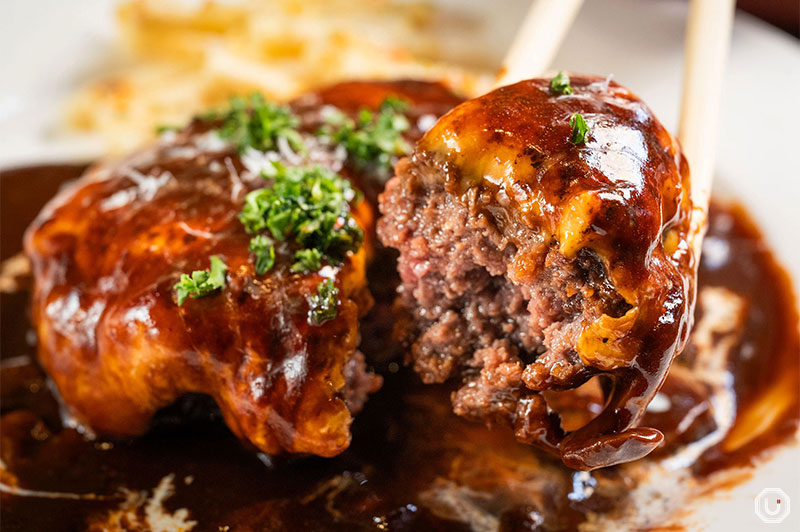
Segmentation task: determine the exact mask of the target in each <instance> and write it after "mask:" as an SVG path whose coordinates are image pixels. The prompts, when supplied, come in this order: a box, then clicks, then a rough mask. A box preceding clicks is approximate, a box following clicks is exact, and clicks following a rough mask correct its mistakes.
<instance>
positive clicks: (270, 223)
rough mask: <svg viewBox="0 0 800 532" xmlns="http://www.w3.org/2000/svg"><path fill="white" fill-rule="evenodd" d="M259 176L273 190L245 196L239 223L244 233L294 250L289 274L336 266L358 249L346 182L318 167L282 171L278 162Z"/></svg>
mask: <svg viewBox="0 0 800 532" xmlns="http://www.w3.org/2000/svg"><path fill="white" fill-rule="evenodd" d="M264 177H265V178H269V179H272V180H273V182H272V186H268V187H264V188H260V189H257V190H254V191H252V192H250V193H249V194H248V195H247V196H246V197H245V202H244V206H243V207H242V211H241V212H240V213H239V220H240V221H241V222H242V225H244V228H245V230H246V231H247V232H248V233H249V234H259V233H261V232H267V233H268V234H269V235H270V236H271V237H272V238H273V239H275V240H278V241H281V242H289V243H293V244H295V245H297V246H298V247H299V248H300V249H299V250H297V251H296V252H295V263H294V265H293V266H292V271H295V272H310V271H316V270H319V268H320V267H321V265H322V261H323V260H324V261H326V262H328V263H329V264H340V263H341V262H342V261H343V260H344V258H345V256H346V255H347V253H349V252H354V251H356V250H358V248H359V247H360V246H361V242H362V241H363V239H364V232H363V230H362V229H361V228H360V227H359V226H358V224H357V223H356V221H355V219H354V218H353V216H352V214H351V213H350V202H351V201H353V200H355V199H356V197H357V195H358V194H357V193H356V191H355V189H353V188H352V186H351V185H350V182H349V181H347V180H346V179H343V178H342V177H340V176H339V175H337V174H335V173H334V172H331V171H330V170H327V169H325V168H323V167H321V166H314V167H311V168H306V167H287V166H285V165H283V164H282V163H280V162H277V161H275V162H273V163H272V166H271V167H270V169H269V170H268V171H265V172H264Z"/></svg>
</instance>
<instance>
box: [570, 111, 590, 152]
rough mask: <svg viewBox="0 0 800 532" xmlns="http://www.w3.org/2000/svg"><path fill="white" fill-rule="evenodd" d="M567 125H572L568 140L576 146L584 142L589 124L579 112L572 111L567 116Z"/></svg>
mask: <svg viewBox="0 0 800 532" xmlns="http://www.w3.org/2000/svg"><path fill="white" fill-rule="evenodd" d="M569 125H570V126H572V137H571V138H570V140H569V141H570V142H571V143H573V144H575V145H576V146H577V145H578V144H583V143H584V142H586V135H588V134H589V126H588V125H587V124H586V120H584V119H583V116H581V114H580V113H574V114H573V115H572V116H571V117H570V118H569Z"/></svg>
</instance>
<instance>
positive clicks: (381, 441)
mask: <svg viewBox="0 0 800 532" xmlns="http://www.w3.org/2000/svg"><path fill="white" fill-rule="evenodd" d="M79 173H80V172H79V171H77V170H76V169H74V168H70V167H63V168H57V167H45V168H42V169H39V170H36V169H26V170H22V171H10V172H4V173H3V175H2V180H3V190H4V194H3V199H2V201H3V209H2V216H3V219H2V225H3V229H4V231H6V230H9V231H14V230H16V231H17V232H18V233H19V232H21V230H22V229H23V228H24V226H25V225H27V223H28V221H29V219H25V218H24V217H23V218H20V219H15V218H14V217H13V213H14V212H15V210H12V209H7V208H6V207H7V206H8V205H7V202H9V201H10V200H11V198H10V196H12V195H14V192H15V191H21V190H28V191H30V190H36V191H40V194H39V195H38V197H36V196H34V197H30V198H29V199H27V200H26V204H25V205H23V206H18V208H17V209H16V211H18V212H21V213H33V212H36V211H38V209H39V208H40V207H41V206H42V205H43V204H44V202H45V201H47V199H49V196H50V194H51V191H52V190H53V189H54V188H55V187H56V186H57V184H58V183H60V182H62V181H64V180H65V179H71V178H74V177H76V176H77V175H78V174H79ZM14 197H21V196H16V195H14ZM21 207H24V209H23V208H21ZM708 241H709V242H711V244H710V245H711V246H712V247H716V250H715V251H713V252H709V251H708V250H707V252H706V254H705V256H706V263H707V264H706V265H704V266H701V269H700V277H699V285H700V291H699V293H700V301H701V304H699V305H698V316H697V322H698V324H702V323H703V313H704V308H705V307H704V305H703V304H702V301H703V300H704V297H705V296H703V294H704V293H707V292H706V290H707V289H708V288H712V289H722V290H725V291H726V292H725V293H729V295H730V294H735V295H736V297H739V298H741V299H742V301H744V302H745V304H746V305H745V308H746V311H745V312H744V313H743V314H742V315H741V323H740V326H739V327H737V329H736V331H734V333H732V334H734V336H733V338H734V341H732V343H731V345H730V349H728V351H727V353H728V355H727V361H726V362H724V364H723V368H722V371H730V372H731V374H732V382H733V392H734V393H735V406H736V412H737V417H736V419H735V420H734V422H733V425H732V428H731V429H730V430H729V431H728V432H727V434H728V435H727V436H726V437H724V438H723V439H722V440H721V441H719V442H718V443H716V444H714V445H711V446H710V447H708V448H706V449H705V450H704V452H703V453H702V454H701V456H700V457H699V458H697V459H694V460H692V462H691V468H692V470H693V471H694V472H695V475H696V481H697V482H705V479H706V478H707V477H706V476H705V475H707V474H708V473H710V472H711V471H713V470H720V469H725V468H729V467H732V466H736V465H746V464H748V463H749V462H750V461H751V460H753V459H755V458H756V457H758V456H759V453H760V452H761V451H763V450H764V449H765V448H768V447H770V446H774V445H778V444H781V443H783V442H786V441H787V439H790V438H792V437H793V435H794V434H795V432H796V430H797V423H798V417H799V416H800V412H798V394H797V389H798V386H797V374H798V369H800V368H798V362H799V359H800V341H799V340H798V332H797V323H798V319H797V314H796V310H795V302H794V300H793V298H792V296H791V286H790V283H789V281H788V279H787V277H786V275H785V273H784V272H783V270H781V269H780V267H779V266H777V265H776V264H775V262H774V260H773V258H772V255H771V254H770V252H769V250H768V249H767V248H766V246H765V244H764V241H763V240H762V239H761V236H760V234H759V233H758V231H757V229H756V228H755V227H754V226H753V225H752V222H751V221H750V220H749V219H748V217H747V215H746V214H745V213H744V212H743V211H742V210H741V209H738V208H729V207H724V206H720V205H717V206H715V207H714V208H713V209H712V213H711V228H710V232H709V240H708ZM8 247H10V246H6V248H8ZM16 249H17V250H18V249H19V246H17V248H16ZM4 251H5V250H4ZM18 281H19V285H20V287H19V289H18V290H17V291H15V292H13V293H8V292H4V293H3V294H2V296H3V297H2V331H1V332H2V334H1V335H0V337H1V338H2V371H1V372H0V378H2V382H1V383H0V384H2V386H0V390H1V391H2V397H1V399H2V420H1V421H2V437H1V438H0V458H2V461H3V465H4V467H3V470H2V477H1V478H0V480H1V481H2V521H3V529H4V530H7V531H9V532H13V531H28V530H51V531H56V532H57V531H73V530H84V529H91V530H101V529H103V528H104V527H111V529H113V526H112V525H113V524H114V523H120V522H122V523H125V524H127V525H128V527H129V528H130V529H132V530H137V529H146V528H145V527H143V526H141V524H142V523H143V522H144V521H145V520H146V518H145V517H146V513H147V512H146V510H145V507H146V506H147V504H148V503H153V500H154V499H157V501H156V502H158V501H160V503H159V504H155V503H153V504H151V506H150V509H151V514H152V513H153V512H152V510H163V511H164V512H165V513H166V514H169V515H170V516H172V517H177V518H181V517H182V518H183V521H184V522H195V523H196V524H194V525H193V526H191V527H190V528H191V530H193V531H209V532H218V531H219V530H221V529H222V530H226V528H224V527H229V530H235V531H237V532H238V531H250V530H253V531H255V530H260V531H264V530H266V531H278V530H286V531H294V530H297V531H301V530H311V529H313V530H334V531H335V530H342V531H345V530H347V531H357V530H364V531H367V530H391V531H412V530H441V531H469V530H498V529H499V530H503V531H509V532H510V531H518V530H519V531H525V530H527V531H530V530H540V531H543V530H544V531H556V530H576V528H577V526H578V524H580V523H583V522H585V521H586V520H588V519H590V516H592V517H591V519H597V518H598V516H599V517H600V518H604V517H608V518H613V517H615V516H616V517H619V518H620V519H623V522H621V523H618V524H617V525H614V529H622V528H623V525H624V524H625V523H626V522H627V521H624V514H623V515H622V516H620V512H622V511H623V510H625V509H626V507H630V506H631V504H630V500H629V496H630V493H631V492H632V490H634V489H635V488H636V485H637V482H640V480H639V479H640V475H639V474H638V472H639V470H640V468H644V467H647V465H648V464H652V463H655V461H656V460H661V459H662V458H663V459H668V458H669V457H670V456H673V455H675V454H676V453H677V452H678V449H679V448H681V447H682V446H683V445H685V444H686V443H688V442H692V441H697V440H699V439H702V438H703V437H704V436H706V435H708V434H710V433H712V432H713V431H714V430H715V421H714V420H713V419H709V418H708V416H705V417H704V416H703V415H702V414H701V415H698V416H696V421H695V422H694V423H691V424H690V425H691V426H690V427H688V428H687V429H686V430H684V431H682V432H681V433H678V431H677V430H676V427H678V425H679V422H680V421H681V420H683V419H685V418H686V414H687V412H689V411H692V410H695V411H697V410H700V411H701V412H702V411H703V409H702V408H699V409H698V408H695V407H697V406H698V405H701V403H702V402H703V401H707V400H708V396H707V393H705V392H702V391H701V392H697V390H696V389H695V388H696V387H694V386H689V385H683V384H682V381H681V379H680V376H679V378H678V379H677V380H676V381H675V382H674V383H671V382H670V379H668V380H667V383H666V384H665V385H664V387H663V388H662V392H663V393H666V394H667V397H666V399H667V400H669V401H670V403H671V405H672V408H670V409H668V410H666V411H660V412H656V411H653V412H648V414H647V416H648V417H647V418H646V419H645V421H644V422H645V423H647V424H648V426H652V427H655V428H657V429H659V430H661V431H662V432H663V433H664V434H665V441H666V442H667V444H668V446H669V447H665V448H662V449H659V450H658V451H657V453H659V455H655V454H654V455H653V456H652V457H648V458H645V459H644V460H642V461H639V462H636V463H633V464H629V465H627V466H622V467H620V466H617V467H612V468H608V469H604V470H600V471H596V472H592V473H576V472H574V471H571V470H568V469H567V468H565V467H563V466H562V465H561V464H560V462H558V461H556V460H553V459H551V458H549V457H547V456H546V455H545V454H544V453H541V452H539V451H536V450H534V449H532V448H531V447H529V446H526V445H523V444H519V443H517V442H515V441H514V438H513V436H512V435H511V434H510V433H508V432H507V431H504V430H489V429H486V428H484V427H482V426H481V425H478V424H474V423H470V422H467V421H464V420H461V419H459V418H458V417H456V416H455V415H454V414H452V412H451V409H450V407H449V401H448V395H449V393H450V391H451V390H449V389H447V388H445V387H443V386H438V385H437V386H422V385H420V384H419V383H418V381H417V378H416V377H415V376H413V375H410V374H409V373H410V372H407V371H403V370H400V371H397V366H396V365H394V364H391V363H389V364H381V365H379V366H378V369H379V370H380V372H381V373H382V374H383V375H384V376H385V378H386V382H385V385H384V387H383V389H382V390H381V391H380V392H378V393H377V394H376V395H374V396H373V397H372V399H371V400H370V401H369V402H368V403H367V405H366V407H365V410H364V411H363V412H362V413H361V414H360V415H359V417H358V418H357V419H356V422H355V423H354V426H353V434H354V437H353V443H352V445H351V447H350V448H349V449H348V450H347V451H345V452H344V453H343V454H341V455H339V456H337V457H335V458H332V459H323V458H314V457H310V458H309V457H306V458H292V459H269V458H267V457H265V456H263V455H261V456H259V455H257V454H255V453H253V452H251V451H250V450H248V449H246V448H244V447H243V446H242V445H241V443H240V442H239V441H238V440H237V439H236V438H235V437H234V436H233V435H232V434H231V433H230V431H229V430H228V429H227V428H226V427H225V425H224V424H223V423H222V420H221V418H220V416H219V413H215V410H214V408H213V403H210V402H209V401H208V400H206V399H204V398H202V397H197V396H192V397H189V398H187V399H186V400H184V401H182V402H180V403H179V404H177V405H175V406H173V407H171V408H169V409H166V410H163V411H161V412H160V413H159V415H158V416H157V417H156V420H155V422H154V425H153V429H152V430H151V431H150V432H148V433H147V434H145V435H144V436H142V437H139V438H136V439H132V440H127V441H126V440H123V441H111V440H103V439H100V440H95V441H90V440H87V439H85V438H84V437H83V436H82V435H81V434H80V433H78V432H77V431H75V430H74V429H71V428H65V427H63V425H62V423H61V417H60V414H59V407H58V403H57V402H56V401H55V399H54V398H53V396H52V395H51V393H50V391H49V386H48V383H47V380H46V378H45V376H44V373H43V372H42V371H41V369H40V368H39V367H38V365H37V364H36V362H35V346H34V345H33V343H32V341H31V336H30V333H29V332H30V323H29V322H28V320H27V318H26V313H27V308H28V301H29V297H30V294H29V292H28V290H27V284H26V282H27V281H26V279H25V277H24V276H20V277H19V279H18ZM389 282H391V280H390V281H389ZM710 308H712V307H709V309H710ZM726 308H727V307H726ZM719 335H720V333H718V332H717V333H714V334H713V335H712V336H719ZM377 340H378V341H376V339H373V342H374V343H375V344H376V345H378V346H380V345H383V349H386V342H387V339H386V338H384V339H382V340H383V341H380V340H381V339H377ZM364 345H365V344H364V343H363V342H362V349H363V350H364V351H365V354H366V355H367V356H368V357H369V358H370V359H373V360H374V359H380V358H381V357H383V356H384V353H383V352H382V350H381V349H380V348H379V349H378V350H377V351H373V350H369V349H364ZM715 345H716V344H715ZM700 352H701V350H699V349H697V348H696V347H695V346H694V341H692V342H690V345H689V347H688V349H687V351H686V352H685V353H684V354H683V355H682V356H681V357H679V358H678V359H677V360H676V364H675V365H674V366H673V369H675V368H679V367H681V366H682V365H685V366H686V367H691V366H692V365H693V364H694V363H695V361H696V359H697V358H698V355H699V353H700ZM684 357H685V358H684ZM678 373H680V372H678ZM776 390H777V391H778V392H780V397H781V398H780V400H778V399H776V397H775V393H776ZM595 400H596V396H595V395H593V394H592V393H591V392H590V391H588V392H587V393H586V394H585V395H584V396H581V395H580V394H579V393H576V394H575V395H574V396H572V398H571V400H570V402H569V404H565V405H560V406H561V407H562V408H563V410H564V412H566V411H567V410H572V411H573V414H574V416H575V417H576V418H577V419H576V420H575V422H577V423H579V422H582V419H580V418H581V416H584V417H585V416H586V415H587V411H591V410H592V409H593V408H594V406H593V405H594V404H596V403H595ZM765 411H766V412H767V413H769V414H770V416H771V417H770V422H769V424H768V425H767V426H763V425H759V424H753V423H752V416H753V415H757V414H758V413H760V412H761V413H763V412H765ZM565 419H570V416H567V415H565ZM759 426H760V427H761V429H762V430H761V431H760V432H759V431H758V430H754V429H755V428H758V427H759ZM737 434H748V435H750V436H751V439H750V440H749V441H744V440H742V439H741V438H736V437H735V436H736V435H737ZM687 482H688V481H687ZM157 485H161V486H166V487H170V486H171V487H172V488H173V489H174V494H172V495H171V496H163V497H162V498H160V499H158V498H157V497H153V490H154V488H155V487H156V486H157ZM687 486H688V484H687ZM121 488H124V489H125V490H127V491H125V492H120V489H121ZM687 489H688V487H687ZM140 491H141V492H143V495H142V496H140V497H139V498H138V499H137V496H139V492H140ZM160 493H161V495H165V492H163V491H161V492H160ZM132 495H133V496H132ZM167 495H168V493H167ZM182 508H185V509H187V510H188V515H182V514H180V512H179V511H178V510H179V509H182ZM155 513H158V512H157V511H156V512H155ZM656 524H658V523H657V522H653V523H651V524H650V525H649V526H655V525H656ZM611 526H612V525H607V526H606V528H605V529H606V530H608V529H610V528H611ZM221 527H222V528H221ZM598 529H602V528H598Z"/></svg>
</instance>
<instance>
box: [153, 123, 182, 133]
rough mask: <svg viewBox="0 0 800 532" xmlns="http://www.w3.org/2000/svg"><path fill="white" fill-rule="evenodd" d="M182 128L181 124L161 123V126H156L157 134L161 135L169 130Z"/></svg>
mask: <svg viewBox="0 0 800 532" xmlns="http://www.w3.org/2000/svg"><path fill="white" fill-rule="evenodd" d="M180 130H181V126H175V125H170V124H161V125H159V126H156V135H161V134H163V133H166V132H167V131H180Z"/></svg>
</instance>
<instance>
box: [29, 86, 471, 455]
mask: <svg viewBox="0 0 800 532" xmlns="http://www.w3.org/2000/svg"><path fill="white" fill-rule="evenodd" d="M389 95H396V96H400V97H403V98H405V99H407V100H409V101H410V103H411V104H412V105H411V109H410V111H409V117H410V119H412V120H416V118H417V117H419V116H422V114H424V113H428V112H433V111H434V108H435V109H438V114H442V113H443V112H445V111H446V110H447V109H449V108H450V107H452V104H442V103H441V102H444V101H446V99H447V98H448V97H449V98H450V100H451V101H453V102H454V101H456V98H455V97H454V96H452V95H451V94H450V93H449V92H447V91H446V90H445V89H444V88H443V87H441V86H439V85H436V84H424V83H417V82H402V81H401V82H396V83H368V82H357V83H348V84H343V85H340V86H333V87H330V88H327V89H324V90H323V91H320V92H319V93H314V94H310V95H307V96H305V97H303V98H301V99H300V100H298V101H297V102H296V103H295V104H294V108H295V109H296V111H297V113H298V115H299V116H300V117H301V124H300V126H299V127H300V130H301V131H302V132H303V134H305V135H306V136H307V139H309V140H308V142H309V146H310V149H309V153H308V154H307V155H306V157H307V159H308V160H305V161H301V162H298V161H296V159H297V158H298V157H299V155H298V154H297V153H293V152H292V151H291V150H287V149H283V148H282V149H281V150H276V151H275V152H273V153H272V154H269V155H270V156H271V157H276V158H278V159H280V160H281V161H283V162H284V163H285V164H287V165H294V164H309V163H311V162H313V163H315V164H320V165H323V166H325V167H327V168H329V169H330V170H333V171H334V172H338V173H340V174H341V175H344V176H345V177H348V178H350V179H351V180H353V181H355V182H356V183H357V184H359V185H360V186H362V187H363V188H368V186H369V184H370V180H371V179H373V178H374V179H377V180H378V181H379V180H380V176H373V175H372V174H371V173H370V171H369V170H368V169H366V170H365V169H364V168H354V167H353V165H352V164H351V161H350V160H349V158H348V156H347V153H346V152H343V150H341V149H336V148H335V147H334V146H326V145H323V144H322V143H320V142H316V141H315V136H314V132H316V130H317V128H318V126H319V123H320V120H321V119H320V116H321V112H320V111H321V109H322V108H324V107H326V106H328V105H330V104H335V105H336V106H340V107H341V110H342V111H344V112H345V113H349V114H353V115H354V114H355V113H356V112H357V111H358V110H359V109H360V108H361V107H373V108H374V107H376V106H377V105H379V104H380V102H381V101H383V99H385V98H386V97H387V96H389ZM429 96H430V97H432V98H433V100H432V101H431V102H430V103H425V104H424V105H423V107H422V108H419V107H415V106H414V104H415V102H417V101H422V102H428V100H427V98H428V97H429ZM329 101H330V103H329ZM437 104H438V107H436V106H437ZM208 127H209V126H208V124H204V123H203V122H202V121H195V123H193V124H192V125H191V126H190V127H189V128H187V129H185V130H183V131H181V132H178V133H170V134H167V135H166V136H162V138H161V140H160V141H159V143H158V144H155V145H153V146H151V147H149V148H146V149H144V150H142V151H140V152H138V153H136V154H134V155H133V156H131V157H129V158H127V159H125V160H123V161H120V162H116V163H113V164H105V165H100V166H96V167H93V168H91V169H90V170H89V171H88V172H87V173H86V175H84V176H83V177H82V178H81V179H80V180H78V181H76V182H75V183H72V184H71V185H69V186H68V187H67V188H66V189H64V190H63V191H62V192H60V193H59V194H58V195H57V196H56V197H55V198H54V199H53V200H52V201H51V202H50V203H49V204H48V205H47V206H46V207H45V209H44V210H43V211H42V212H41V214H40V215H39V217H38V218H37V219H36V220H35V221H34V223H33V224H32V225H31V227H30V228H29V229H28V232H27V234H26V238H25V251H26V253H27V255H28V257H29V258H30V259H31V262H32V265H33V275H34V281H35V287H34V295H33V306H32V308H33V318H34V323H35V326H36V330H37V333H38V339H39V357H40V360H41V363H42V365H43V366H44V368H45V369H46V370H47V372H48V373H49V375H50V376H51V378H52V379H53V382H54V383H55V385H56V387H57V389H58V391H59V393H60V395H61V397H62V399H63V400H64V402H65V403H66V405H67V406H68V411H69V413H70V414H71V415H72V416H74V419H75V421H77V422H78V423H79V424H80V425H83V426H84V427H86V428H87V429H89V430H90V431H93V432H96V433H100V434H103V435H108V436H117V437H120V436H132V435H137V434H141V433H143V432H145V431H146V430H147V429H148V426H149V424H150V420H151V418H152V416H153V415H154V414H155V412H156V411H157V410H158V409H160V408H162V407H165V406H167V405H169V404H170V403H172V402H173V401H175V400H176V399H177V398H179V397H181V396H183V395H185V394H188V393H202V394H208V395H210V396H211V397H213V398H214V400H215V401H216V402H217V404H218V405H219V407H220V409H221V411H222V415H223V417H224V419H225V421H226V423H227V425H228V426H229V427H230V428H231V430H232V431H233V432H234V433H236V434H237V435H238V436H239V437H241V438H243V439H244V440H247V441H249V442H250V443H251V444H252V445H254V446H255V447H257V448H258V449H260V450H261V451H264V452H266V453H279V452H292V453H313V454H317V455H322V456H332V455H336V454H338V453H340V452H342V451H343V450H344V449H346V448H347V446H348V445H349V443H350V432H349V426H350V424H351V422H352V414H353V413H355V412H356V411H357V410H360V409H361V406H362V405H363V403H364V401H365V400H366V396H367V394H369V393H371V392H373V391H375V390H376V389H377V388H378V387H379V386H380V378H379V377H377V376H375V375H373V374H372V373H369V372H367V371H366V368H365V362H364V359H363V356H362V355H361V354H360V353H359V352H358V351H357V350H356V349H357V345H358V341H359V332H358V320H359V318H360V317H362V316H363V315H364V314H365V312H366V311H367V310H368V309H369V308H370V305H371V297H370V294H369V291H368V289H367V286H366V273H365V268H366V261H367V258H368V256H369V255H370V254H371V253H372V249H371V248H372V245H373V243H374V238H372V237H371V233H372V232H373V230H374V229H373V224H374V214H373V212H374V211H373V208H372V207H371V206H370V204H369V202H368V201H364V200H357V201H355V202H354V203H352V204H351V213H352V215H353V216H354V218H355V219H356V221H357V222H358V224H359V225H361V227H362V228H363V229H364V230H365V232H366V238H365V244H364V246H362V247H361V248H360V249H359V250H358V251H357V252H355V253H350V254H348V256H347V257H346V258H345V260H344V261H343V263H342V264H340V265H336V266H334V265H326V266H324V267H323V268H322V269H321V270H319V271H318V272H313V273H307V274H301V273H293V272H292V271H291V270H290V267H291V266H292V262H293V259H292V253H293V251H294V250H293V249H290V248H289V249H287V248H286V246H284V247H278V248H277V256H276V266H275V268H273V269H272V270H271V271H269V272H268V273H266V274H265V275H257V274H256V273H255V271H254V267H253V261H252V259H251V254H250V252H249V251H248V243H249V240H250V237H251V235H249V234H247V233H246V232H245V230H244V227H243V225H242V223H241V222H240V221H239V219H238V218H237V215H238V213H239V212H240V211H241V209H242V204H243V202H244V197H245V195H246V194H247V193H248V192H249V191H251V190H253V189H256V188H261V187H264V186H265V185H266V182H265V181H264V180H263V179H262V178H261V177H260V176H259V173H260V167H261V166H263V164H264V163H265V161H266V159H265V157H264V154H263V153H262V154H261V155H259V154H258V153H256V154H253V153H247V152H245V153H244V155H242V156H240V155H239V154H238V153H237V151H236V150H235V149H234V148H233V147H232V146H231V145H229V144H227V143H225V142H223V141H221V140H220V138H219V137H218V136H215V135H214V134H212V133H211V132H209V131H208ZM406 134H407V136H408V137H409V140H410V141H413V140H416V137H418V136H419V134H420V130H419V129H418V128H417V127H416V125H415V126H414V127H412V128H410V130H409V131H408V132H407V133H406ZM212 255H217V256H219V257H221V258H223V259H224V261H225V263H226V264H227V267H228V271H227V276H226V286H225V288H224V289H223V290H221V291H219V293H216V294H212V295H209V296H208V297H203V298H199V299H192V298H189V299H187V300H186V302H185V303H183V305H178V301H177V300H176V296H175V293H174V291H173V285H174V284H175V283H176V281H178V278H179V276H180V274H181V273H184V272H191V271H194V270H202V269H205V268H208V266H209V257H210V256H212ZM326 278H327V279H333V281H334V283H335V286H336V288H337V289H338V290H339V295H338V301H337V305H336V307H337V308H336V310H337V313H336V317H335V318H334V319H332V320H330V321H326V322H325V323H322V324H320V325H314V324H312V323H310V320H309V310H310V309H309V297H310V296H311V295H313V294H314V293H315V292H316V291H317V287H318V285H319V284H320V282H321V281H322V280H324V279H326Z"/></svg>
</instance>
